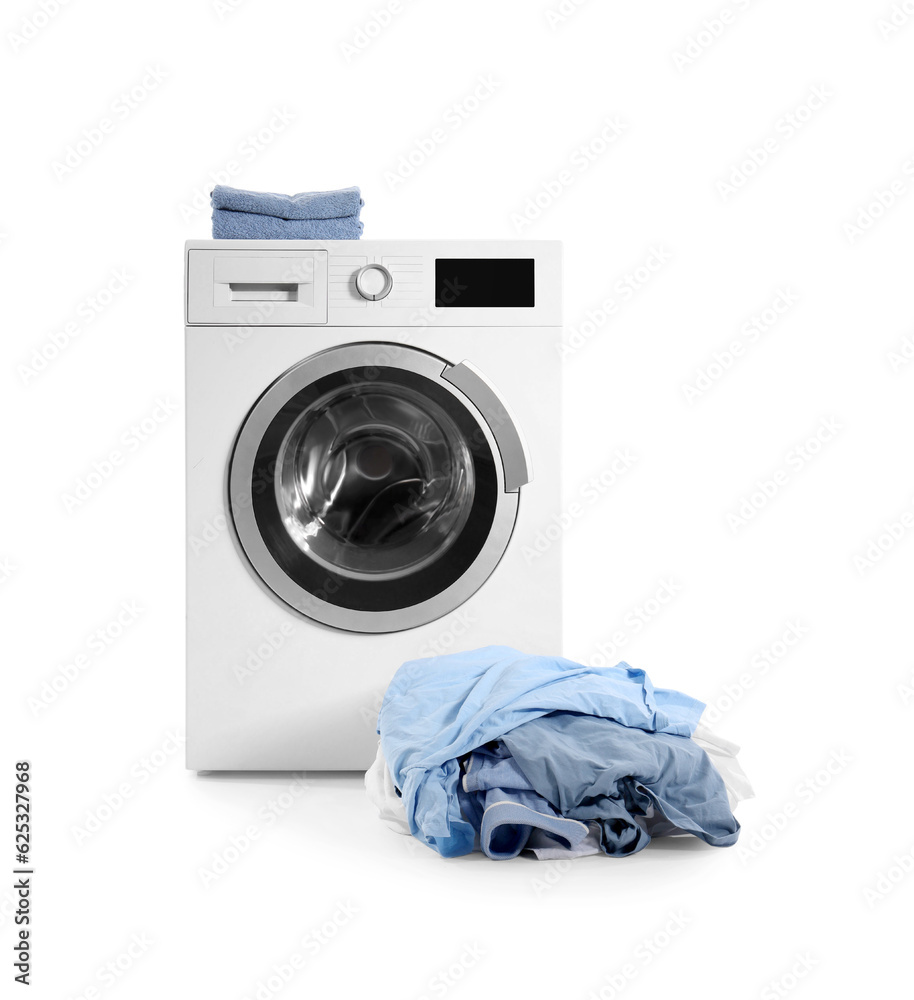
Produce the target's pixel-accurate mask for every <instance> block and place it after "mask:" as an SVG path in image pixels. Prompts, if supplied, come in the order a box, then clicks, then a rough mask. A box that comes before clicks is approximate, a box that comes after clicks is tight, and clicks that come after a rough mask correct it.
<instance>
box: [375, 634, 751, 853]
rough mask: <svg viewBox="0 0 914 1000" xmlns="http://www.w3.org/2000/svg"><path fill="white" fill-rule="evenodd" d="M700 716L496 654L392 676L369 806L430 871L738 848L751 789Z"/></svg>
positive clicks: (591, 678) (569, 665) (669, 695)
mask: <svg viewBox="0 0 914 1000" xmlns="http://www.w3.org/2000/svg"><path fill="white" fill-rule="evenodd" d="M704 708H705V706H704V704H703V703H702V702H700V701H696V700H695V699H694V698H690V697H689V696H688V695H685V694H682V693H681V692H679V691H673V690H670V689H666V688H655V687H654V686H653V685H652V684H651V681H650V678H649V677H648V676H647V674H645V673H644V671H643V670H636V669H635V668H633V667H630V666H629V665H628V664H627V663H620V664H618V665H617V666H615V667H602V668H601V667H587V666H583V665H582V664H579V663H574V662H573V661H571V660H566V659H563V658H561V657H547V656H526V655H524V654H523V653H520V652H518V651H517V650H515V649H511V648H510V647H507V646H487V647H485V648H484V649H477V650H472V651H470V652H466V653H453V654H450V655H447V656H434V657H429V658H427V659H422V660H412V661H410V662H408V663H404V664H403V666H402V667H400V669H399V670H398V671H397V673H396V675H395V676H394V678H393V680H392V681H391V683H390V686H389V687H388V689H387V692H386V694H385V696H384V701H383V703H382V705H381V709H380V712H379V713H378V734H379V736H380V742H379V744H378V754H377V757H376V759H375V762H374V764H373V765H372V766H371V767H370V768H369V770H368V771H367V772H366V775H365V786H366V790H367V792H368V795H369V798H370V799H371V801H372V802H373V803H374V804H375V806H376V807H377V808H378V811H379V814H380V817H381V819H382V820H384V821H385V822H386V823H387V825H388V826H390V827H391V828H392V829H394V830H396V831H397V832H398V833H403V834H412V836H414V837H416V838H417V839H418V840H420V841H422V842H423V843H424V844H426V845H427V846H429V847H431V848H432V849H433V850H435V851H437V852H438V853H439V854H440V855H441V856H442V857H446V858H450V857H457V856H459V855H463V854H469V853H470V852H472V851H482V852H483V853H485V854H486V855H487V856H488V857H490V858H493V859H496V860H504V859H508V858H514V857H517V855H519V854H520V853H521V852H522V851H524V850H529V851H532V852H533V853H534V854H535V856H536V857H537V858H539V859H540V860H555V859H560V858H569V857H578V856H582V855H586V854H600V853H603V854H608V855H610V856H611V857H624V856H627V855H630V854H634V853H636V852H637V851H640V850H643V849H644V848H645V847H646V846H647V845H648V844H649V843H650V841H651V839H652V838H653V837H666V836H682V835H686V834H691V835H693V836H695V837H698V838H700V839H701V840H703V841H705V843H708V844H711V845H713V846H715V847H729V846H731V845H732V844H734V843H736V840H737V837H738V836H739V829H740V826H739V823H738V822H737V820H736V818H735V817H734V816H733V811H732V810H733V808H734V807H735V806H736V804H737V803H738V802H739V801H741V800H742V799H746V798H750V797H751V796H752V794H753V792H752V788H751V786H750V784H749V782H748V780H747V778H746V776H745V774H744V773H743V771H742V768H741V767H740V765H739V762H738V761H737V753H738V750H739V748H738V747H736V746H735V745H734V744H732V743H730V742H729V741H727V740H724V739H722V738H720V737H719V736H716V735H715V734H714V733H712V732H711V730H710V729H709V728H708V727H707V726H706V725H704V724H702V723H701V721H700V720H701V715H702V712H703V711H704Z"/></svg>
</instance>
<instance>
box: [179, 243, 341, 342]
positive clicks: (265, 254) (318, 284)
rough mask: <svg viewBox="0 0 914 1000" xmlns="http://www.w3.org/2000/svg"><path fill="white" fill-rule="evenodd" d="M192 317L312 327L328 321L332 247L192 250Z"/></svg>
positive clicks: (189, 257)
mask: <svg viewBox="0 0 914 1000" xmlns="http://www.w3.org/2000/svg"><path fill="white" fill-rule="evenodd" d="M187 322H188V323H189V324H192V325H193V324H196V323H201V324H207V325H217V326H307V325H313V324H317V323H326V322H327V251H326V250H188V251H187Z"/></svg>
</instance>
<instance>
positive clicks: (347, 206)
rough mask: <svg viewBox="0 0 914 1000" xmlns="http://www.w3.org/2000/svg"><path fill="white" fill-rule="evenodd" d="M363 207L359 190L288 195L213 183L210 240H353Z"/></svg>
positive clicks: (358, 230) (355, 238)
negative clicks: (214, 184) (211, 236)
mask: <svg viewBox="0 0 914 1000" xmlns="http://www.w3.org/2000/svg"><path fill="white" fill-rule="evenodd" d="M364 204H365V203H364V201H362V196H361V193H360V192H359V189H358V188H357V187H350V188H340V190H338V191H303V192H302V193H301V194H292V195H289V194H273V193H271V192H269V191H242V190H241V189H239V188H232V187H226V186H225V185H224V184H217V185H216V187H214V188H213V193H212V205H213V239H216V240H357V239H358V238H359V237H360V236H361V235H362V222H361V220H360V219H359V212H360V211H361V210H362V205H364Z"/></svg>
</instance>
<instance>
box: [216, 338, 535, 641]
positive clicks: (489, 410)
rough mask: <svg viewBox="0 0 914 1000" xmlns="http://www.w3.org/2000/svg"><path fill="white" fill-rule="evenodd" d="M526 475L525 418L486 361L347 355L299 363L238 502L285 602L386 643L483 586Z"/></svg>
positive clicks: (277, 385) (238, 476) (267, 424)
mask: <svg viewBox="0 0 914 1000" xmlns="http://www.w3.org/2000/svg"><path fill="white" fill-rule="evenodd" d="M521 479H522V480H523V482H526V481H527V479H529V468H528V465H527V459H526V453H525V450H524V448H523V442H522V439H521V438H520V434H519V432H518V430H517V427H516V424H515V422H514V420H513V417H511V415H510V412H509V411H508V409H507V407H506V405H505V404H504V402H503V401H502V400H501V399H500V398H499V397H498V396H497V393H496V392H495V390H494V389H493V388H492V386H491V385H490V384H489V383H487V382H486V381H485V380H484V378H482V376H481V375H480V373H478V372H477V371H476V370H475V369H473V368H472V366H467V365H466V364H462V365H457V366H454V365H450V364H449V363H448V362H447V361H445V360H444V359H442V358H439V357H436V356H435V355H432V354H428V353H426V352H424V351H418V350H415V349H413V348H405V347H402V346H397V345H389V344H388V345H385V344H360V345H347V346H345V347H340V348H334V349H332V350H330V351H325V352H322V353H321V354H318V355H315V356H314V357H312V358H309V359H307V360H305V361H303V362H301V363H300V364H298V365H295V366H294V367H293V368H290V369H289V370H288V371H287V372H285V373H284V374H283V375H282V376H280V378H278V379H277V380H276V381H275V382H274V383H273V384H272V385H271V386H270V387H269V388H268V389H267V390H266V391H265V392H264V394H263V395H262V396H261V397H260V399H259V400H258V401H257V402H256V403H255V405H254V407H253V408H252V409H251V411H250V413H249V414H248V416H247V418H246V420H245V422H244V424H243V425H242V428H241V430H240V432H239V434H238V438H237V440H236V443H235V447H234V449H233V454H232V459H231V465H230V474H229V504H230V508H231V512H232V517H233V521H234V524H235V528H236V531H237V535H238V539H239V541H240V543H241V546H242V548H243V549H244V552H245V555H246V557H247V559H248V560H249V561H250V564H251V566H252V567H253V569H254V570H255V571H256V573H257V574H258V575H259V576H260V578H261V579H262V581H263V582H264V583H265V584H266V586H267V587H268V588H269V589H270V590H271V591H272V592H273V594H275V595H276V596H277V597H279V598H280V599H281V600H282V601H284V602H285V603H286V604H288V605H289V606H291V607H293V608H294V609H295V610H297V611H299V612H300V613H302V614H305V615H307V616H309V617H311V618H313V619H315V620H317V621H320V622H323V623H325V624H327V625H332V626H335V627H338V628H344V629H350V630H353V631H361V632H384V631H395V630H399V629H405V628H412V627H415V626H417V625H420V624H423V623H425V622H428V621H432V620H434V619H436V618H439V617H441V616H442V615H444V614H447V613H448V612H450V611H452V610H454V609H455V608H457V607H459V606H460V605H461V604H462V603H463V602H464V601H466V600H467V599H468V598H469V597H470V596H471V595H472V594H473V593H474V592H475V591H476V590H477V589H478V588H479V587H480V586H481V585H482V584H483V583H484V582H485V580H486V579H487V578H488V576H489V575H490V574H491V572H492V571H493V569H494V568H495V566H496V565H497V563H498V560H499V559H500V558H501V556H502V554H503V553H504V550H505V547H506V546H507V543H508V540H509V539H510V536H511V531H512V529H513V527H514V522H515V519H516V517H517V503H518V491H519V488H520V485H522V483H521V482H520V480H521Z"/></svg>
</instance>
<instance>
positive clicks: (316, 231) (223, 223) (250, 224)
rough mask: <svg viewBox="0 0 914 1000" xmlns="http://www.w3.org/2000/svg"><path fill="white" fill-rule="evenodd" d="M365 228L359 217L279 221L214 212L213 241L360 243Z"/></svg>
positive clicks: (251, 213) (252, 215)
mask: <svg viewBox="0 0 914 1000" xmlns="http://www.w3.org/2000/svg"><path fill="white" fill-rule="evenodd" d="M362 228H363V227H362V223H361V221H360V220H359V217H358V216H357V215H347V216H344V217H342V218H339V219H278V218H276V217H275V216H272V215H258V214H257V213H255V212H231V211H228V210H226V209H220V208H214V209H213V239H214V240H357V239H358V238H359V237H360V236H361V235H362Z"/></svg>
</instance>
